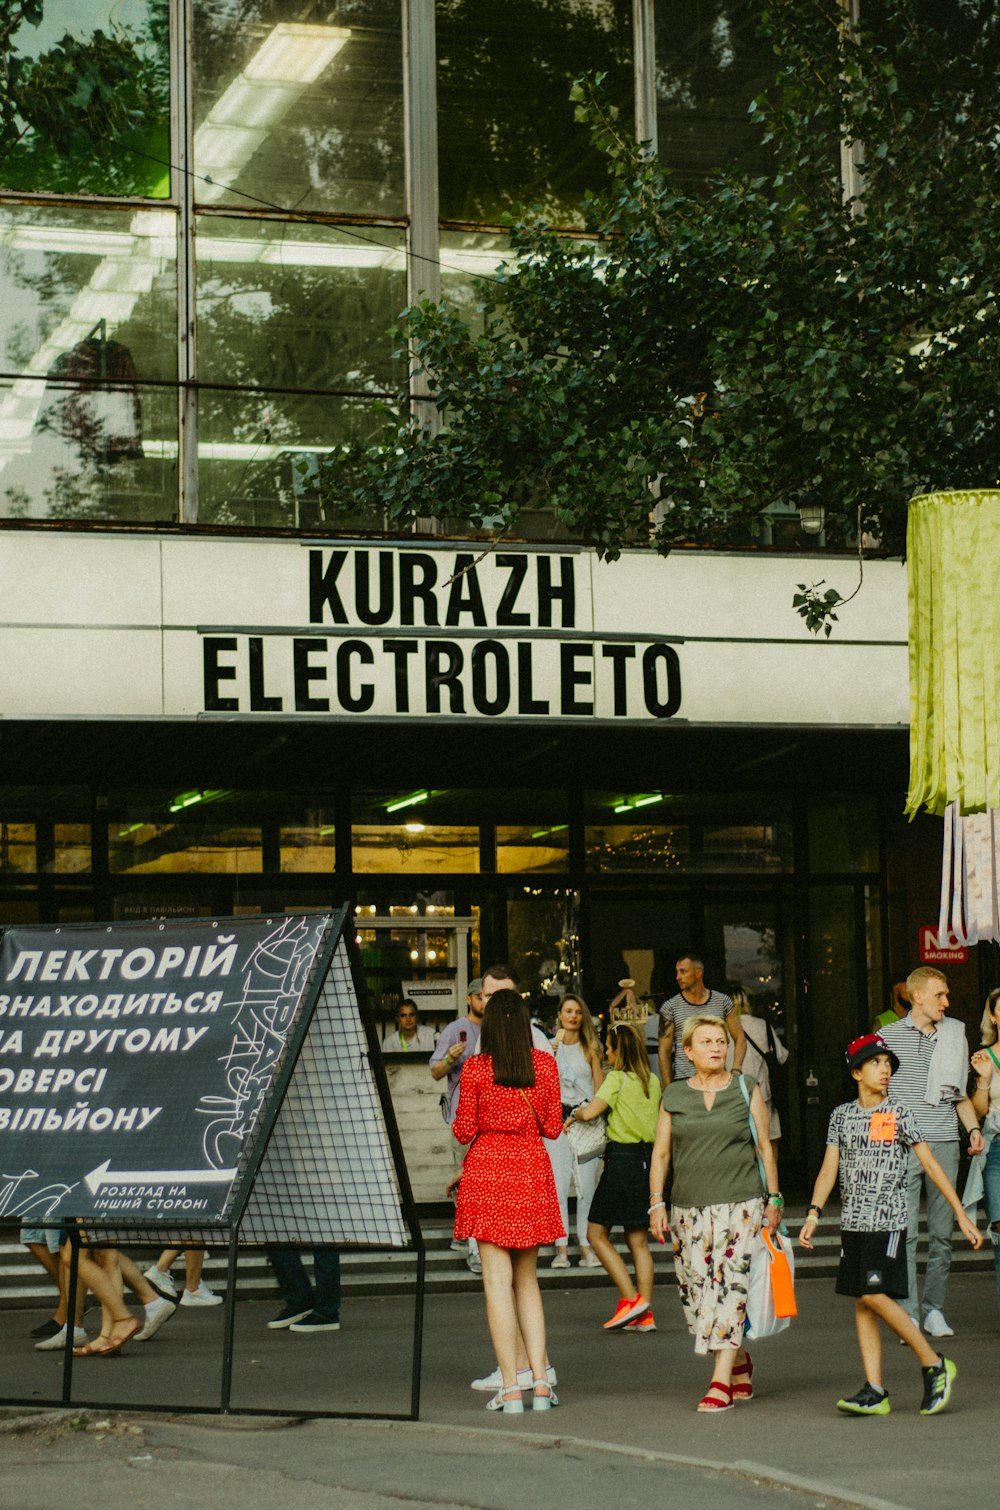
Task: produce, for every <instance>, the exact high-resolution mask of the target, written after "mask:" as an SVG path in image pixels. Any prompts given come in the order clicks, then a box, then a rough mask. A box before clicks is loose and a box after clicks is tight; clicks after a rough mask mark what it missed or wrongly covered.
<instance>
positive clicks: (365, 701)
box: [337, 640, 375, 713]
mask: <svg viewBox="0 0 1000 1510" xmlns="http://www.w3.org/2000/svg"><path fill="white" fill-rule="evenodd" d="M352 655H356V656H357V658H358V660H359V661H360V662H361V664H362V665H363V666H373V665H374V664H375V652H374V650H373V649H372V647H371V646H370V645H368V644H366V643H365V641H364V640H344V642H343V644H341V645H338V646H337V701H338V702H339V703H340V706H341V707H342V708H343V709H345V711H346V712H348V713H367V712H368V710H369V709H370V708H371V706H372V703H374V701H375V688H374V687H373V686H372V685H371V683H370V682H369V683H366V684H365V685H364V686H361V687H359V688H358V690H357V692H355V691H353V689H352V687H351V656H352Z"/></svg>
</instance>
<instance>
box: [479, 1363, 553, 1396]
mask: <svg viewBox="0 0 1000 1510" xmlns="http://www.w3.org/2000/svg"><path fill="white" fill-rule="evenodd" d="M545 1377H546V1379H547V1380H548V1382H549V1383H550V1384H557V1383H558V1382H559V1381H558V1380H557V1378H556V1371H555V1369H554V1368H553V1367H552V1364H551V1363H550V1364H549V1366H548V1368H547V1369H546V1370H545ZM517 1382H518V1385H519V1386H520V1388H521V1389H530V1388H531V1369H530V1368H519V1369H518V1371H517ZM472 1388H473V1389H482V1390H490V1389H493V1390H496V1389H502V1388H503V1375H502V1374H501V1372H500V1369H499V1368H495V1369H494V1370H493V1372H492V1374H486V1375H485V1377H484V1378H482V1379H473V1381H472Z"/></svg>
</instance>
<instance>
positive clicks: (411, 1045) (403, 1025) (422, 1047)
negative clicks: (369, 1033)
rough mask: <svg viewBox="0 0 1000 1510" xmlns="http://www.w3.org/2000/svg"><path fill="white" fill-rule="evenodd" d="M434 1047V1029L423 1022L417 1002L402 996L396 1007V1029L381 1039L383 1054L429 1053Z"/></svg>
mask: <svg viewBox="0 0 1000 1510" xmlns="http://www.w3.org/2000/svg"><path fill="white" fill-rule="evenodd" d="M433 1047H434V1029H433V1028H431V1027H428V1026H427V1025H426V1024H423V1023H421V1022H420V1020H419V1016H418V1014H417V1004H416V1002H415V1001H411V1000H410V998H409V997H408V996H404V998H403V1000H402V1001H401V1002H400V1004H399V1006H398V1007H397V1008H396V1031H395V1033H390V1034H389V1035H388V1037H387V1038H385V1039H383V1041H382V1053H383V1054H429V1053H430V1052H431V1050H432V1049H433Z"/></svg>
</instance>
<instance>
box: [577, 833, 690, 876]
mask: <svg viewBox="0 0 1000 1510" xmlns="http://www.w3.org/2000/svg"><path fill="white" fill-rule="evenodd" d="M585 843H586V850H587V869H588V870H598V871H612V870H668V871H670V870H680V869H681V868H682V867H683V866H684V865H685V863H686V860H687V857H688V847H689V838H688V831H687V829H686V828H683V827H678V828H673V827H668V826H667V825H665V824H661V823H604V824H588V825H587V828H586V831H585Z"/></svg>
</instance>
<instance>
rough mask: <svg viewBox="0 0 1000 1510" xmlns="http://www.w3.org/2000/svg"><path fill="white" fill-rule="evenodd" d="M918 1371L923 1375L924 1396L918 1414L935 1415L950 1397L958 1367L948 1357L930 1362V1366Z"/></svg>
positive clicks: (942, 1408)
mask: <svg viewBox="0 0 1000 1510" xmlns="http://www.w3.org/2000/svg"><path fill="white" fill-rule="evenodd" d="M920 1372H921V1373H922V1374H923V1376H924V1398H923V1400H922V1401H921V1403H920V1414H921V1415H922V1416H936V1415H937V1413H938V1411H939V1410H944V1408H945V1406H946V1405H947V1404H948V1401H949V1400H950V1399H951V1386H952V1384H953V1382H954V1379H955V1375H956V1374H957V1373H958V1369H957V1368H956V1366H955V1364H954V1363H952V1361H951V1359H950V1358H942V1359H941V1362H940V1363H932V1364H931V1366H930V1368H922V1369H921V1370H920Z"/></svg>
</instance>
